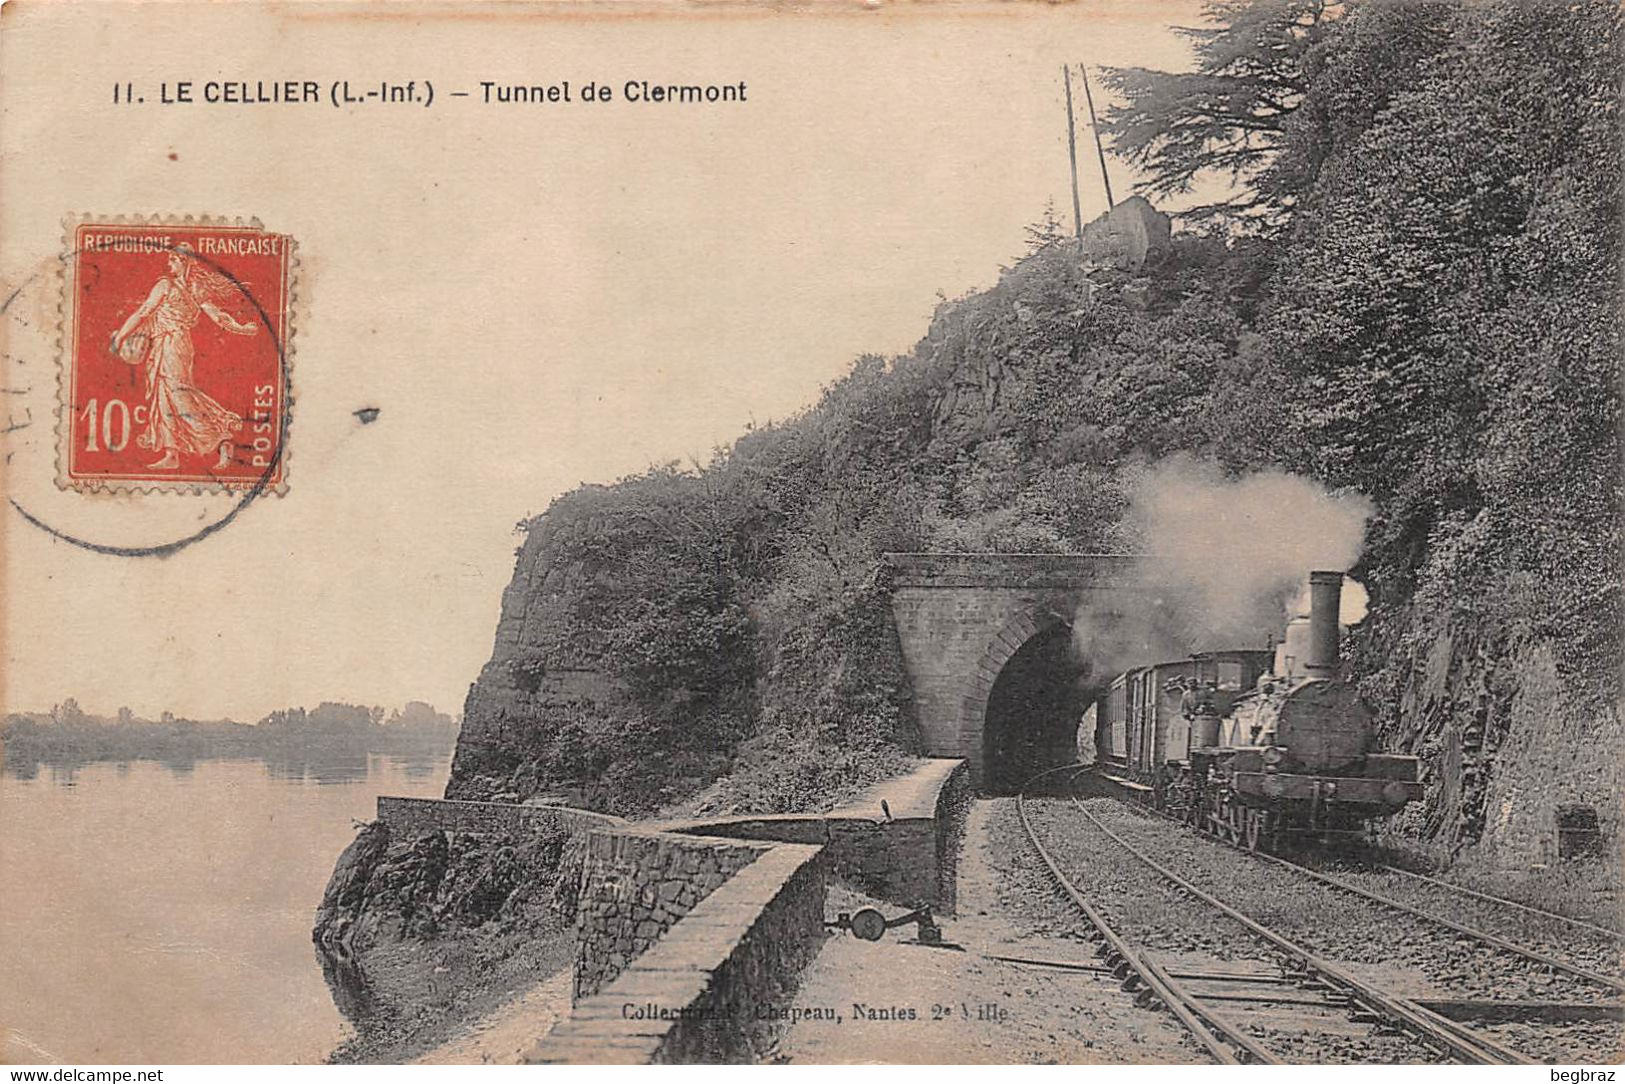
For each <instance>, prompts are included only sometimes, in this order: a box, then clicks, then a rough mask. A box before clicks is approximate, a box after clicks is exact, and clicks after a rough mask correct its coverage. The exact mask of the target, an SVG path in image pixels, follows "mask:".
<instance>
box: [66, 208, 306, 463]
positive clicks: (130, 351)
mask: <svg viewBox="0 0 1625 1084" xmlns="http://www.w3.org/2000/svg"><path fill="white" fill-rule="evenodd" d="M65 243H66V251H65V253H64V256H63V261H62V267H63V277H64V286H63V295H62V297H63V301H62V306H63V308H62V321H63V323H62V355H61V371H60V373H59V385H60V392H61V402H60V404H59V410H58V417H57V431H58V440H59V444H58V455H57V484H58V485H59V486H61V487H63V488H65V489H76V490H81V491H87V492H88V491H98V490H105V491H140V492H154V491H158V492H162V491H169V492H190V493H200V492H213V491H221V490H241V489H249V488H256V489H262V490H267V491H271V492H278V493H280V492H283V491H284V490H285V488H286V485H285V478H286V474H287V455H286V440H287V431H288V425H287V421H288V409H289V405H290V404H289V400H290V395H289V380H288V371H289V370H288V366H289V354H290V350H289V339H290V336H291V331H292V329H291V327H290V307H291V301H292V292H293V283H292V275H293V271H294V267H295V258H294V244H293V240H292V239H291V238H290V237H288V236H286V235H284V234H278V233H271V232H269V231H267V230H265V229H263V228H262V227H261V226H260V225H259V223H257V222H248V223H244V222H242V221H231V222H228V221H225V220H215V219H207V218H202V219H199V218H185V219H137V218H106V219H97V218H77V219H73V220H71V221H70V222H69V223H68V228H67V231H66V239H65Z"/></svg>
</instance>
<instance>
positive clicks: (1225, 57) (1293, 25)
mask: <svg viewBox="0 0 1625 1084" xmlns="http://www.w3.org/2000/svg"><path fill="white" fill-rule="evenodd" d="M1332 6H1333V5H1330V4H1328V3H1326V2H1325V0H1214V2H1212V3H1209V4H1208V5H1207V7H1206V15H1207V18H1208V20H1209V21H1210V22H1212V23H1214V24H1216V25H1215V26H1212V27H1187V28H1182V29H1181V30H1180V33H1182V34H1183V35H1185V36H1186V37H1188V38H1190V39H1191V40H1192V41H1193V42H1194V43H1195V51H1196V60H1197V65H1196V71H1194V72H1160V71H1152V70H1149V69H1146V68H1107V69H1105V71H1104V73H1103V78H1104V81H1105V83H1106V86H1107V87H1108V88H1109V89H1111V90H1112V91H1115V92H1116V93H1117V94H1118V95H1119V96H1121V97H1122V98H1124V99H1126V101H1125V103H1124V104H1122V105H1114V106H1112V107H1111V108H1110V109H1108V110H1107V113H1106V118H1105V121H1104V123H1103V124H1102V125H1101V128H1102V130H1103V131H1105V132H1107V133H1108V134H1110V136H1111V137H1112V149H1113V150H1114V151H1115V152H1116V153H1117V154H1119V155H1121V156H1122V157H1124V158H1126V159H1128V160H1129V161H1130V162H1132V163H1133V164H1134V165H1136V166H1138V167H1139V168H1140V169H1142V170H1144V171H1145V172H1146V173H1148V174H1149V175H1150V177H1151V180H1150V181H1149V182H1148V183H1147V184H1146V185H1145V189H1146V191H1147V192H1149V193H1151V194H1153V195H1163V196H1168V195H1175V194H1179V193H1184V192H1188V191H1190V189H1191V187H1192V185H1193V184H1194V183H1195V182H1196V181H1197V179H1198V177H1200V176H1201V175H1203V174H1206V173H1210V172H1217V173H1221V174H1225V175H1228V177H1229V178H1230V180H1231V181H1232V182H1233V183H1236V184H1238V185H1240V186H1242V189H1243V191H1242V192H1241V193H1240V194H1238V195H1237V196H1235V197H1233V198H1231V199H1228V200H1224V201H1221V202H1219V203H1215V204H1209V205H1207V206H1204V207H1200V208H1195V209H1193V210H1192V211H1190V212H1187V214H1188V215H1192V216H1200V215H1212V214H1226V215H1234V216H1242V217H1260V218H1265V219H1269V218H1271V217H1272V216H1274V215H1276V214H1277V213H1278V212H1279V211H1280V206H1279V202H1280V201H1279V199H1278V197H1277V196H1276V195H1275V194H1274V193H1271V192H1269V191H1267V190H1260V189H1259V188H1258V187H1257V182H1258V181H1259V179H1260V177H1261V175H1262V174H1263V173H1264V171H1265V170H1266V169H1267V167H1268V166H1269V164H1270V162H1271V161H1272V160H1273V158H1274V156H1275V154H1276V152H1277V151H1279V149H1280V148H1281V146H1282V144H1283V142H1284V141H1285V140H1286V138H1287V130H1288V121H1289V119H1290V118H1291V117H1292V115H1293V113H1295V112H1296V111H1297V109H1298V107H1299V104H1300V103H1301V102H1302V101H1303V97H1304V94H1305V92H1306V91H1307V89H1308V80H1307V78H1306V75H1305V70H1304V67H1305V66H1304V58H1305V56H1306V55H1307V54H1308V53H1309V51H1310V49H1312V48H1313V47H1314V45H1315V44H1316V43H1317V42H1318V41H1320V40H1321V38H1322V37H1323V36H1324V34H1325V32H1326V26H1327V23H1328V19H1329V14H1328V9H1329V8H1331V7H1332Z"/></svg>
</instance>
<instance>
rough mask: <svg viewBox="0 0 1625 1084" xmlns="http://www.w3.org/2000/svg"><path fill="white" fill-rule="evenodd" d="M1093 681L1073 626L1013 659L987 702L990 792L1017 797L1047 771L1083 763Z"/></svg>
mask: <svg viewBox="0 0 1625 1084" xmlns="http://www.w3.org/2000/svg"><path fill="white" fill-rule="evenodd" d="M1088 679H1089V672H1088V666H1087V665H1086V664H1085V663H1084V662H1083V660H1081V659H1080V658H1079V657H1078V654H1077V651H1076V649H1074V648H1073V646H1072V627H1071V626H1070V625H1061V624H1057V625H1054V626H1052V627H1050V628H1049V629H1046V630H1045V631H1043V632H1040V633H1038V634H1037V635H1036V636H1034V637H1032V638H1031V639H1029V640H1028V641H1027V642H1026V643H1024V644H1022V645H1021V647H1020V648H1019V649H1018V650H1017V651H1016V653H1015V654H1014V655H1012V656H1011V657H1010V660H1009V661H1008V662H1007V663H1005V665H1004V669H1003V670H1001V671H999V676H998V678H997V680H995V681H994V683H993V691H992V692H991V693H989V694H988V698H987V718H986V721H985V723H984V725H983V728H982V787H983V789H984V790H985V791H986V792H988V793H990V794H1014V793H1015V792H1016V791H1017V790H1019V789H1020V787H1021V785H1022V784H1023V783H1025V782H1026V781H1027V780H1029V779H1031V778H1032V777H1033V776H1034V775H1036V774H1038V773H1039V772H1041V771H1043V770H1044V769H1046V768H1055V767H1059V766H1061V765H1063V764H1070V763H1071V762H1072V761H1074V760H1076V759H1077V735H1078V723H1079V720H1080V719H1081V717H1082V716H1083V712H1084V709H1086V708H1087V707H1088V706H1089V705H1090V704H1091V703H1093V702H1094V699H1095V696H1096V695H1097V690H1096V689H1094V688H1093V687H1092V684H1091V683H1090V682H1089V680H1088ZM1088 740H1090V741H1092V740H1093V737H1092V736H1091V737H1090V738H1089V739H1088Z"/></svg>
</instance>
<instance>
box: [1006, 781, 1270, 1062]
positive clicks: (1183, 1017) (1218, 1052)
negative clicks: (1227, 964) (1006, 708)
mask: <svg viewBox="0 0 1625 1084" xmlns="http://www.w3.org/2000/svg"><path fill="white" fill-rule="evenodd" d="M1053 770H1054V769H1052V771H1053ZM1048 774H1050V773H1049V772H1041V773H1039V775H1036V776H1034V777H1033V779H1030V780H1028V785H1029V786H1030V785H1031V783H1032V782H1033V780H1036V779H1038V778H1040V777H1041V776H1043V775H1048ZM1023 789H1025V788H1023ZM1016 814H1017V816H1019V817H1020V819H1021V827H1022V828H1023V829H1024V830H1025V831H1026V833H1027V840H1028V842H1030V843H1031V844H1032V845H1033V850H1035V851H1036V852H1037V853H1038V857H1039V858H1040V859H1041V860H1043V863H1044V865H1045V867H1047V868H1048V869H1049V872H1050V876H1051V877H1053V878H1054V879H1055V883H1056V884H1058V885H1059V886H1060V888H1061V891H1062V892H1063V893H1065V895H1066V897H1067V899H1069V900H1071V901H1072V905H1073V906H1074V907H1076V908H1077V909H1078V910H1079V911H1081V912H1083V916H1084V917H1085V918H1086V919H1088V920H1089V924H1090V925H1091V926H1093V927H1094V928H1095V931H1096V932H1098V933H1099V935H1100V937H1101V939H1102V940H1103V941H1104V942H1105V944H1106V945H1107V946H1108V948H1109V951H1110V952H1111V953H1112V954H1113V955H1115V956H1116V957H1117V958H1118V959H1119V960H1120V961H1121V962H1122V963H1123V965H1124V966H1125V967H1127V968H1128V969H1129V970H1130V971H1132V972H1133V973H1134V974H1135V975H1137V976H1138V977H1139V980H1140V981H1141V982H1143V983H1144V984H1145V985H1146V986H1147V987H1148V988H1149V989H1150V990H1151V991H1152V993H1153V994H1154V995H1155V996H1156V997H1157V998H1158V1000H1160V1001H1161V1002H1162V1003H1163V1004H1164V1005H1165V1006H1167V1008H1168V1011H1169V1012H1171V1013H1173V1014H1174V1016H1176V1017H1177V1018H1178V1019H1179V1022H1180V1023H1181V1024H1183V1025H1185V1028H1186V1029H1187V1030H1188V1031H1189V1032H1190V1033H1191V1034H1192V1035H1194V1036H1195V1037H1196V1039H1197V1041H1198V1042H1200V1043H1201V1044H1202V1045H1203V1046H1204V1047H1206V1048H1207V1050H1208V1052H1209V1053H1211V1054H1212V1055H1213V1056H1214V1057H1215V1058H1217V1059H1218V1060H1219V1062H1220V1063H1221V1064H1224V1065H1240V1064H1242V1063H1241V1061H1240V1059H1238V1058H1237V1057H1236V1056H1235V1055H1234V1054H1233V1053H1231V1052H1230V1048H1229V1046H1227V1045H1226V1043H1225V1040H1228V1041H1229V1042H1230V1043H1231V1044H1232V1045H1234V1046H1237V1047H1240V1048H1241V1049H1242V1050H1244V1051H1246V1052H1247V1055H1248V1057H1250V1058H1252V1059H1253V1060H1255V1061H1257V1062H1260V1063H1262V1064H1265V1065H1280V1064H1282V1062H1281V1060H1280V1059H1279V1058H1277V1057H1275V1056H1274V1055H1272V1054H1270V1053H1269V1052H1268V1051H1266V1050H1264V1049H1263V1048H1262V1047H1260V1046H1259V1045H1258V1044H1257V1043H1256V1042H1254V1041H1253V1039H1252V1038H1251V1037H1250V1036H1247V1035H1245V1034H1243V1033H1241V1032H1240V1031H1239V1029H1237V1028H1236V1027H1235V1026H1234V1025H1233V1024H1231V1023H1230V1022H1229V1021H1227V1020H1225V1019H1223V1018H1222V1017H1218V1016H1217V1015H1216V1014H1214V1013H1212V1012H1211V1011H1210V1010H1207V1009H1205V1008H1203V1006H1202V1005H1201V1004H1199V1003H1198V1002H1197V1001H1196V999H1195V998H1194V997H1193V996H1192V995H1191V994H1190V992H1189V991H1187V990H1186V989H1185V988H1184V987H1183V986H1182V985H1180V984H1179V983H1178V982H1177V981H1175V980H1174V979H1173V978H1172V977H1171V976H1169V974H1168V973H1167V972H1166V971H1165V970H1163V968H1162V967H1160V966H1159V965H1157V964H1156V963H1155V962H1154V961H1152V960H1149V959H1147V958H1145V957H1144V956H1142V955H1140V954H1139V953H1138V952H1136V951H1135V950H1134V948H1133V947H1132V946H1131V945H1130V944H1129V943H1128V942H1127V941H1125V940H1124V939H1123V938H1122V937H1121V936H1120V935H1119V934H1118V933H1117V931H1116V930H1114V929H1112V927H1111V924H1110V923H1108V922H1107V921H1106V918H1105V916H1104V915H1102V914H1101V913H1100V912H1099V911H1097V910H1096V909H1095V907H1094V906H1093V905H1092V904H1091V903H1090V902H1089V901H1088V900H1087V899H1085V898H1084V896H1083V893H1081V892H1079V891H1078V887H1077V885H1075V884H1073V883H1072V880H1071V879H1070V878H1069V877H1067V875H1066V874H1065V873H1062V872H1061V867H1060V866H1059V865H1057V864H1056V862H1055V859H1054V858H1053V857H1051V855H1050V853H1049V851H1048V850H1047V849H1046V848H1045V847H1044V845H1043V844H1042V843H1041V842H1039V839H1038V832H1037V831H1036V830H1035V829H1034V828H1033V825H1032V821H1031V820H1030V819H1029V818H1028V816H1027V806H1026V795H1025V794H1024V793H1018V794H1017V795H1016ZM1209 1025H1212V1026H1213V1027H1217V1028H1218V1030H1220V1031H1222V1032H1224V1034H1225V1040H1221V1039H1220V1038H1219V1037H1218V1036H1217V1035H1215V1034H1214V1033H1213V1030H1212V1029H1211V1028H1210V1026H1209Z"/></svg>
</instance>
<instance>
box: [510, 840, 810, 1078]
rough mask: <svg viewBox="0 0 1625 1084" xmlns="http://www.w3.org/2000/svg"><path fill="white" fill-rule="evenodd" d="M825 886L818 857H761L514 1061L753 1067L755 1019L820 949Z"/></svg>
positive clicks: (785, 850) (787, 851)
mask: <svg viewBox="0 0 1625 1084" xmlns="http://www.w3.org/2000/svg"><path fill="white" fill-rule="evenodd" d="M604 834H606V835H607V834H608V833H604ZM595 838H596V837H595ZM826 877H827V865H826V862H825V860H824V858H823V855H822V852H821V851H820V849H819V848H817V847H810V846H805V845H797V844H780V845H778V846H773V847H769V848H767V849H766V851H765V852H764V853H762V854H761V856H760V857H758V858H757V859H756V860H755V861H754V862H752V863H751V864H750V865H748V866H746V867H745V868H743V869H741V870H740V871H739V872H738V873H736V874H734V875H733V877H732V878H730V879H729V880H728V881H727V882H726V883H724V884H723V885H722V886H721V887H719V888H717V889H716V890H715V891H714V892H712V893H711V894H710V895H708V896H706V897H705V898H704V899H703V900H701V901H700V902H699V903H698V904H696V905H695V907H694V909H693V910H692V911H690V912H689V913H688V915H687V916H686V917H684V918H683V920H682V921H681V922H679V923H678V924H677V925H676V926H674V927H673V928H672V929H671V930H670V931H669V932H667V933H666V935H665V936H664V937H662V938H661V939H660V940H659V941H658V942H656V943H655V944H654V945H653V947H651V948H650V949H649V950H648V951H647V952H645V953H644V954H643V955H642V956H640V957H638V958H637V959H636V960H634V961H632V962H631V963H630V964H629V965H628V966H627V968H626V969H625V970H624V971H623V972H621V974H620V975H619V976H618V977H616V978H615V980H614V981H612V982H610V983H609V984H608V985H606V986H605V987H603V989H602V990H600V991H599V992H598V993H597V994H595V995H593V996H590V997H586V998H583V999H582V1000H581V1001H579V1002H578V1003H577V1004H576V1006H575V1008H574V1010H573V1011H572V1012H571V1014H570V1016H569V1017H568V1018H567V1019H565V1020H563V1021H561V1022H560V1023H559V1024H558V1026H557V1027H555V1028H554V1029H553V1030H552V1032H550V1033H549V1034H548V1035H547V1037H546V1038H544V1039H543V1040H542V1041H541V1042H540V1043H538V1044H537V1045H536V1046H535V1047H534V1048H532V1049H531V1051H530V1052H529V1053H528V1054H527V1055H526V1058H525V1060H526V1061H527V1062H531V1063H544V1064H617V1063H619V1064H646V1063H649V1062H665V1063H695V1062H703V1063H718V1062H756V1061H760V1060H761V1059H762V1058H763V1057H764V1056H765V1055H766V1054H767V1053H768V1049H769V1043H770V1042H771V1039H772V1036H773V1034H774V1031H775V1027H774V1025H773V1024H772V1023H771V1021H768V1020H763V1019H760V1018H759V1017H760V1016H761V1015H762V1010H763V1009H765V1008H768V1007H771V1006H773V1005H775V1004H777V1003H778V1001H779V999H780V998H781V997H782V996H783V995H784V994H785V993H786V992H787V991H789V990H791V989H792V988H793V987H794V985H795V982H796V979H797V976H798V975H799V974H800V973H801V971H802V969H803V968H805V967H806V965H807V964H808V963H810V962H811V960H812V958H813V957H814V956H815V955H816V954H817V952H818V949H819V947H820V946H821V945H822V944H823V940H824V937H825V931H824V926H823V920H824V896H825V892H826V890H827V884H826Z"/></svg>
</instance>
